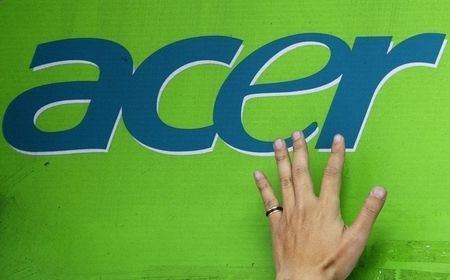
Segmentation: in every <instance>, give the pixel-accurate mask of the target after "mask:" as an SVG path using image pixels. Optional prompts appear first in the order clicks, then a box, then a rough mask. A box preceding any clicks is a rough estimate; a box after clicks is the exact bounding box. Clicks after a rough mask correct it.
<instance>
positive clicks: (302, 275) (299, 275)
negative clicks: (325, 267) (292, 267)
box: [276, 271, 335, 280]
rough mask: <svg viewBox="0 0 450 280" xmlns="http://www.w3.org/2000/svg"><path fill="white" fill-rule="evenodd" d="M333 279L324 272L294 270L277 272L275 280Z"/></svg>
mask: <svg viewBox="0 0 450 280" xmlns="http://www.w3.org/2000/svg"><path fill="white" fill-rule="evenodd" d="M332 279H335V278H334V277H333V276H332V275H330V274H329V273H326V272H320V271H316V272H313V271H309V272H305V271H303V272H294V273H283V272H279V273H277V275H276V280H332Z"/></svg>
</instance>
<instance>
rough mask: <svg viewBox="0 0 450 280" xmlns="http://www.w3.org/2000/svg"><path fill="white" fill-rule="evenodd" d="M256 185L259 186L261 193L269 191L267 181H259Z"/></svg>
mask: <svg viewBox="0 0 450 280" xmlns="http://www.w3.org/2000/svg"><path fill="white" fill-rule="evenodd" d="M256 185H257V186H258V189H260V190H261V191H262V190H265V189H268V188H269V187H270V186H269V184H268V183H267V181H266V180H264V179H259V180H258V182H257V184H256Z"/></svg>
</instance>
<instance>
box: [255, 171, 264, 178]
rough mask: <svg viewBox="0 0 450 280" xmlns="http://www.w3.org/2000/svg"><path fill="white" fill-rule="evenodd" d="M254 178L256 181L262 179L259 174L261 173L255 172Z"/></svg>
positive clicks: (261, 175)
mask: <svg viewBox="0 0 450 280" xmlns="http://www.w3.org/2000/svg"><path fill="white" fill-rule="evenodd" d="M254 176H255V178H256V179H257V180H259V179H262V177H263V174H262V173H261V171H259V170H256V171H255V173H254Z"/></svg>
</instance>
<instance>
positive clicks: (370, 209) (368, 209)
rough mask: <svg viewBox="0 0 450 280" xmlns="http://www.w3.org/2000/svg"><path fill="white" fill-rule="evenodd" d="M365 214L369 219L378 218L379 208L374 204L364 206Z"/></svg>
mask: <svg viewBox="0 0 450 280" xmlns="http://www.w3.org/2000/svg"><path fill="white" fill-rule="evenodd" d="M364 213H365V214H366V216H369V217H376V216H377V215H378V207H376V206H375V205H372V204H366V205H364Z"/></svg>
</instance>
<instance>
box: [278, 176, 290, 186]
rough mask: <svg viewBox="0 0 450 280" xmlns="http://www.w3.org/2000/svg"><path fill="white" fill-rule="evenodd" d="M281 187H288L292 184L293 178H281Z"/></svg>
mask: <svg viewBox="0 0 450 280" xmlns="http://www.w3.org/2000/svg"><path fill="white" fill-rule="evenodd" d="M280 183H281V187H283V188H288V187H291V186H292V180H291V178H288V177H283V178H280Z"/></svg>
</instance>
